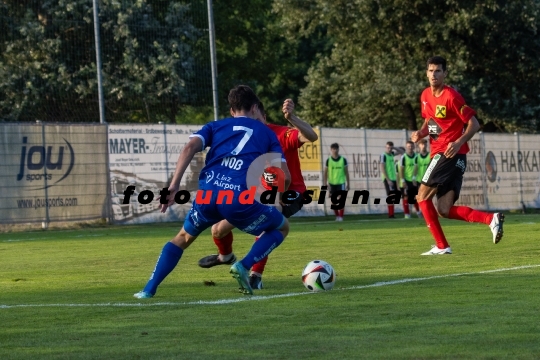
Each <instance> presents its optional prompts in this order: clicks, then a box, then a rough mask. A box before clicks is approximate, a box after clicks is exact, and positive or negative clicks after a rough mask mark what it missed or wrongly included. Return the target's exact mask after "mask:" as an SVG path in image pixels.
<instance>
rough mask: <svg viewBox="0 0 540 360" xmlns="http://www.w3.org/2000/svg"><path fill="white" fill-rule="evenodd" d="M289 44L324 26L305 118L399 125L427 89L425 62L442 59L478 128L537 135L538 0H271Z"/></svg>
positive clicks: (310, 76)
mask: <svg viewBox="0 0 540 360" xmlns="http://www.w3.org/2000/svg"><path fill="white" fill-rule="evenodd" d="M275 4H276V5H275V7H276V10H277V11H278V12H279V14H280V15H281V16H282V19H283V20H282V24H283V25H284V26H286V27H287V28H288V30H289V31H288V34H289V36H290V37H294V36H295V35H294V34H295V33H298V34H300V35H302V36H310V35H311V34H313V32H314V30H315V29H316V28H318V27H321V26H322V27H325V28H326V29H327V31H328V34H329V36H330V37H331V38H332V39H333V42H334V45H333V48H332V52H331V54H329V55H327V56H322V57H321V60H320V61H319V62H317V63H316V64H315V65H314V66H312V67H311V68H310V69H309V72H308V84H307V86H306V87H305V88H304V89H303V90H302V96H301V104H302V105H303V108H304V113H303V115H304V116H305V117H307V118H312V119H316V121H317V123H318V124H321V125H326V126H332V125H334V126H353V127H354V126H366V127H386V128H403V127H407V124H408V123H407V112H406V111H405V112H404V109H406V108H407V104H409V105H412V106H413V107H414V109H415V110H416V113H417V114H418V113H419V111H418V108H419V107H418V104H417V103H418V101H419V100H418V97H419V94H420V92H421V90H422V89H423V88H424V87H426V86H427V81H426V79H425V72H424V70H425V61H426V60H427V58H428V57H430V56H433V55H441V56H444V57H446V58H447V60H448V61H449V78H448V82H449V83H450V84H451V85H453V86H457V87H458V88H459V90H460V92H461V93H462V94H463V95H464V96H465V98H466V99H467V100H468V102H469V103H470V104H471V106H472V107H473V108H475V109H477V110H478V112H479V114H480V117H481V118H483V120H484V121H490V120H493V121H504V122H506V123H508V124H511V125H513V126H515V128H519V129H524V130H540V122H538V121H537V120H536V119H538V118H539V117H540V94H539V93H538V91H536V88H537V87H538V83H539V80H540V72H538V67H539V65H540V36H538V26H539V24H540V17H539V15H540V14H539V11H540V3H539V2H538V1H537V0H518V1H511V2H507V1H502V0H491V1H487V2H480V3H478V2H471V1H465V0H450V1H446V2H442V3H437V6H434V5H433V2H430V1H427V0H382V1H377V2H374V1H367V0H356V1H349V0H339V1H328V0H316V1H313V2H309V3H307V2H299V1H287V0H276V1H275Z"/></svg>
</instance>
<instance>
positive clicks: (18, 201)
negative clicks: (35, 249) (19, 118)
mask: <svg viewBox="0 0 540 360" xmlns="http://www.w3.org/2000/svg"><path fill="white" fill-rule="evenodd" d="M106 134H107V133H106V127H105V126H102V125H73V124H71V125H67V124H63V125H56V124H55V125H51V124H3V125H1V126H0V158H1V159H2V164H1V165H0V166H1V168H2V171H1V174H0V198H2V205H0V221H2V222H7V223H17V222H40V221H41V222H48V221H70V220H88V219H98V218H107V217H108V214H109V209H108V208H107V200H108V199H107V153H106V148H105V146H104V144H105V141H106V136H107V135H106Z"/></svg>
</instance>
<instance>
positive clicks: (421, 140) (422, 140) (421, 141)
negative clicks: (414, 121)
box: [418, 139, 427, 145]
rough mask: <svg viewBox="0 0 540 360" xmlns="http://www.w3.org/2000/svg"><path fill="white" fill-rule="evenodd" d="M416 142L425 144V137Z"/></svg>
mask: <svg viewBox="0 0 540 360" xmlns="http://www.w3.org/2000/svg"><path fill="white" fill-rule="evenodd" d="M418 143H419V144H426V145H427V139H420V141H418Z"/></svg>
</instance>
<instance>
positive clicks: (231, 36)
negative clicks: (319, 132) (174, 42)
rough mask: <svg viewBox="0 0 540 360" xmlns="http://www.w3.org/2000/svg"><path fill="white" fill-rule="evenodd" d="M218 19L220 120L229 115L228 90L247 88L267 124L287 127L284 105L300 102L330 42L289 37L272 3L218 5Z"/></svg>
mask: <svg viewBox="0 0 540 360" xmlns="http://www.w3.org/2000/svg"><path fill="white" fill-rule="evenodd" d="M214 18H215V23H216V36H217V38H216V43H217V58H218V74H219V79H218V85H219V95H220V96H219V97H220V113H221V115H222V116H229V115H228V114H229V106H228V102H227V95H228V92H229V90H230V89H231V88H232V87H234V86H235V85H238V84H247V85H249V86H251V87H252V88H253V89H254V90H255V92H256V93H257V95H258V96H259V98H260V99H261V100H262V101H263V103H264V105H265V108H266V109H267V113H268V117H269V120H270V121H271V122H276V123H284V122H285V120H284V118H283V114H282V112H281V106H282V104H283V101H284V100H285V99H287V98H292V99H293V100H297V98H298V95H299V93H300V89H302V88H303V87H304V86H305V84H306V82H305V79H304V77H305V74H306V72H307V69H308V68H309V66H310V64H311V62H312V61H313V59H315V57H316V55H317V54H318V53H325V52H326V51H327V48H328V47H329V46H328V39H325V38H322V37H321V36H320V35H319V34H317V33H315V34H314V36H312V37H310V38H297V39H292V38H286V37H285V36H284V28H283V26H282V25H281V20H280V18H279V17H278V14H276V13H275V12H274V11H273V8H272V1H265V0H253V1H242V0H232V1H227V2H221V1H215V2H214ZM306 120H307V121H310V119H306Z"/></svg>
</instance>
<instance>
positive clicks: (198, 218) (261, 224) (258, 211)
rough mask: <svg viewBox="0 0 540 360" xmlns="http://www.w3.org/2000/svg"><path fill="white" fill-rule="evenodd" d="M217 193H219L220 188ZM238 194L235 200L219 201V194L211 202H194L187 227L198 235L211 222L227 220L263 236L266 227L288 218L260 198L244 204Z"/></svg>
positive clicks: (277, 227)
mask: <svg viewBox="0 0 540 360" xmlns="http://www.w3.org/2000/svg"><path fill="white" fill-rule="evenodd" d="M214 193H216V195H217V192H214ZM213 195H214V194H213ZM237 196H238V193H236V192H235V198H234V199H233V202H232V204H217V203H216V200H217V198H216V197H215V196H212V200H211V201H210V203H209V204H197V203H195V202H194V203H193V205H192V207H191V209H190V211H189V213H188V214H187V216H186V219H185V220H184V229H185V230H186V232H187V233H188V234H190V235H192V236H198V235H199V234H200V233H201V232H203V231H204V230H206V229H207V228H209V227H210V226H212V225H214V224H216V223H218V222H220V221H221V220H227V221H228V222H230V223H231V224H232V225H234V227H236V228H237V229H240V230H242V231H243V232H246V233H248V234H251V235H254V236H259V235H260V234H261V233H262V232H263V231H270V230H274V229H279V228H280V227H281V226H282V225H283V223H284V222H285V217H284V216H283V214H281V212H280V211H279V210H277V209H276V208H275V207H274V206H268V205H263V204H261V203H259V202H257V201H254V202H253V204H240V203H239V202H238V199H237Z"/></svg>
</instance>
